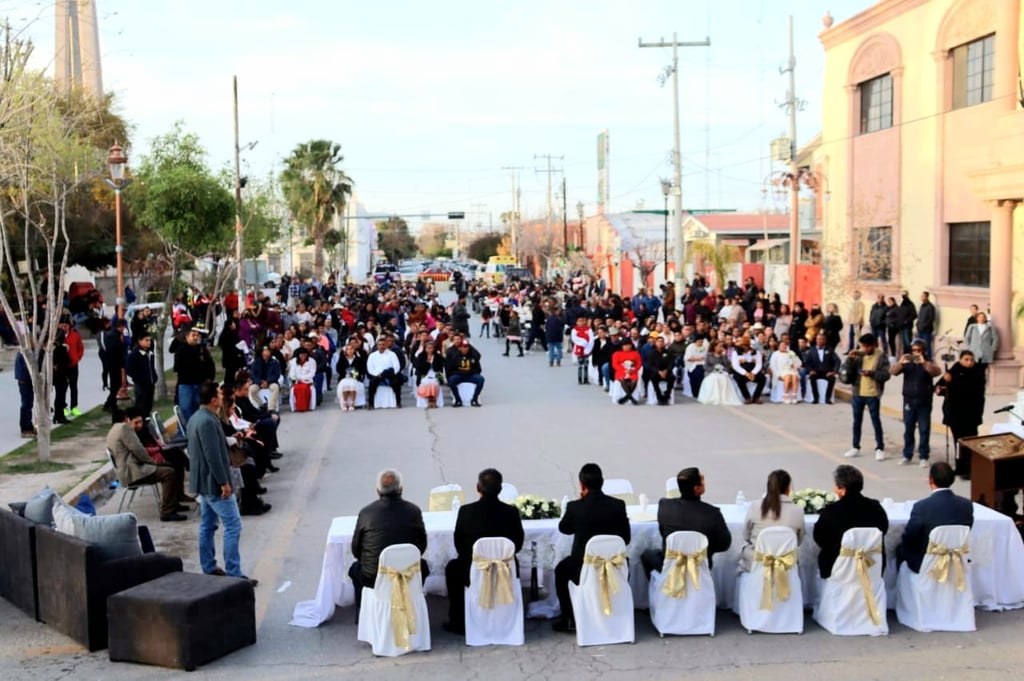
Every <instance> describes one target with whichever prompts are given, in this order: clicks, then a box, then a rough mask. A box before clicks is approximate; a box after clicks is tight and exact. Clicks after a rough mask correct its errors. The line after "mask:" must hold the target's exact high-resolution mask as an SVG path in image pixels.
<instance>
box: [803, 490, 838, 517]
mask: <svg viewBox="0 0 1024 681" xmlns="http://www.w3.org/2000/svg"><path fill="white" fill-rule="evenodd" d="M792 499H793V503H794V504H796V505H797V506H799V507H800V508H802V509H803V511H804V514H805V515H815V514H818V513H821V509H823V508H825V507H826V506H828V505H829V504H834V503H836V502H837V501H839V497H837V496H836V495H835V493H834V492H826V491H825V490H823V489H812V488H810V487H808V488H807V489H802V490H800V491H798V492H793V496H792Z"/></svg>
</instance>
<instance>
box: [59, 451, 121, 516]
mask: <svg viewBox="0 0 1024 681" xmlns="http://www.w3.org/2000/svg"><path fill="white" fill-rule="evenodd" d="M114 480H117V473H116V472H115V471H114V467H113V466H112V465H111V464H110V462H107V463H105V464H103V465H102V466H101V467H100V468H99V470H97V471H95V472H94V473H92V475H90V476H89V477H87V478H86V479H85V480H82V481H81V482H80V483H78V484H77V485H75V486H74V487H73V488H72V489H71V491H70V492H68V493H67V494H65V495H64V502H65V503H67V504H68V505H70V506H74V505H75V504H76V503H77V502H78V497H80V496H82V494H88V495H89V498H90V499H92V500H93V501H96V500H97V499H100V498H103V497H104V495H106V493H107V492H108V491H109V490H110V483H112V482H113V481H114Z"/></svg>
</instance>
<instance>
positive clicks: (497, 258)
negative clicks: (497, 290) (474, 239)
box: [484, 255, 519, 284]
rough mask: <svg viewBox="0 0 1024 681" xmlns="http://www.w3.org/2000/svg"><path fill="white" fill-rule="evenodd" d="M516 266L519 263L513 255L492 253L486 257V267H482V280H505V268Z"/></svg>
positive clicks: (492, 281) (499, 281) (498, 282)
mask: <svg viewBox="0 0 1024 681" xmlns="http://www.w3.org/2000/svg"><path fill="white" fill-rule="evenodd" d="M518 266H519V263H518V262H517V261H516V258H515V256H513V255H492V256H491V257H490V258H488V259H487V267H486V268H484V281H486V282H490V283H492V284H500V283H502V282H504V281H505V270H507V269H508V268H510V267H518Z"/></svg>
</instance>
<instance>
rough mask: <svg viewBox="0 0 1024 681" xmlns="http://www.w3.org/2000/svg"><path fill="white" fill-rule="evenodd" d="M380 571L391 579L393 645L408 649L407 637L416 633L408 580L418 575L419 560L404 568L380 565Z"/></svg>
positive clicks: (414, 614) (414, 612)
mask: <svg viewBox="0 0 1024 681" xmlns="http://www.w3.org/2000/svg"><path fill="white" fill-rule="evenodd" d="M380 572H381V574H383V575H386V576H387V577H388V578H390V579H391V633H392V635H393V636H394V639H395V645H396V646H399V647H401V648H402V649H404V650H409V637H410V636H411V635H413V634H415V633H416V611H415V610H414V609H413V607H412V597H411V596H410V595H409V580H411V579H413V578H414V577H418V575H419V573H420V564H419V561H417V562H416V563H414V564H412V565H410V566H409V567H407V568H406V569H404V570H396V569H394V568H389V567H383V566H382V567H381V568H380Z"/></svg>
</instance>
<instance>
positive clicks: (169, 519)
mask: <svg viewBox="0 0 1024 681" xmlns="http://www.w3.org/2000/svg"><path fill="white" fill-rule="evenodd" d="M182 520H188V517H186V516H183V515H181V514H180V513H172V514H170V515H162V516H160V522H162V523H177V522H181V521H182Z"/></svg>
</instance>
